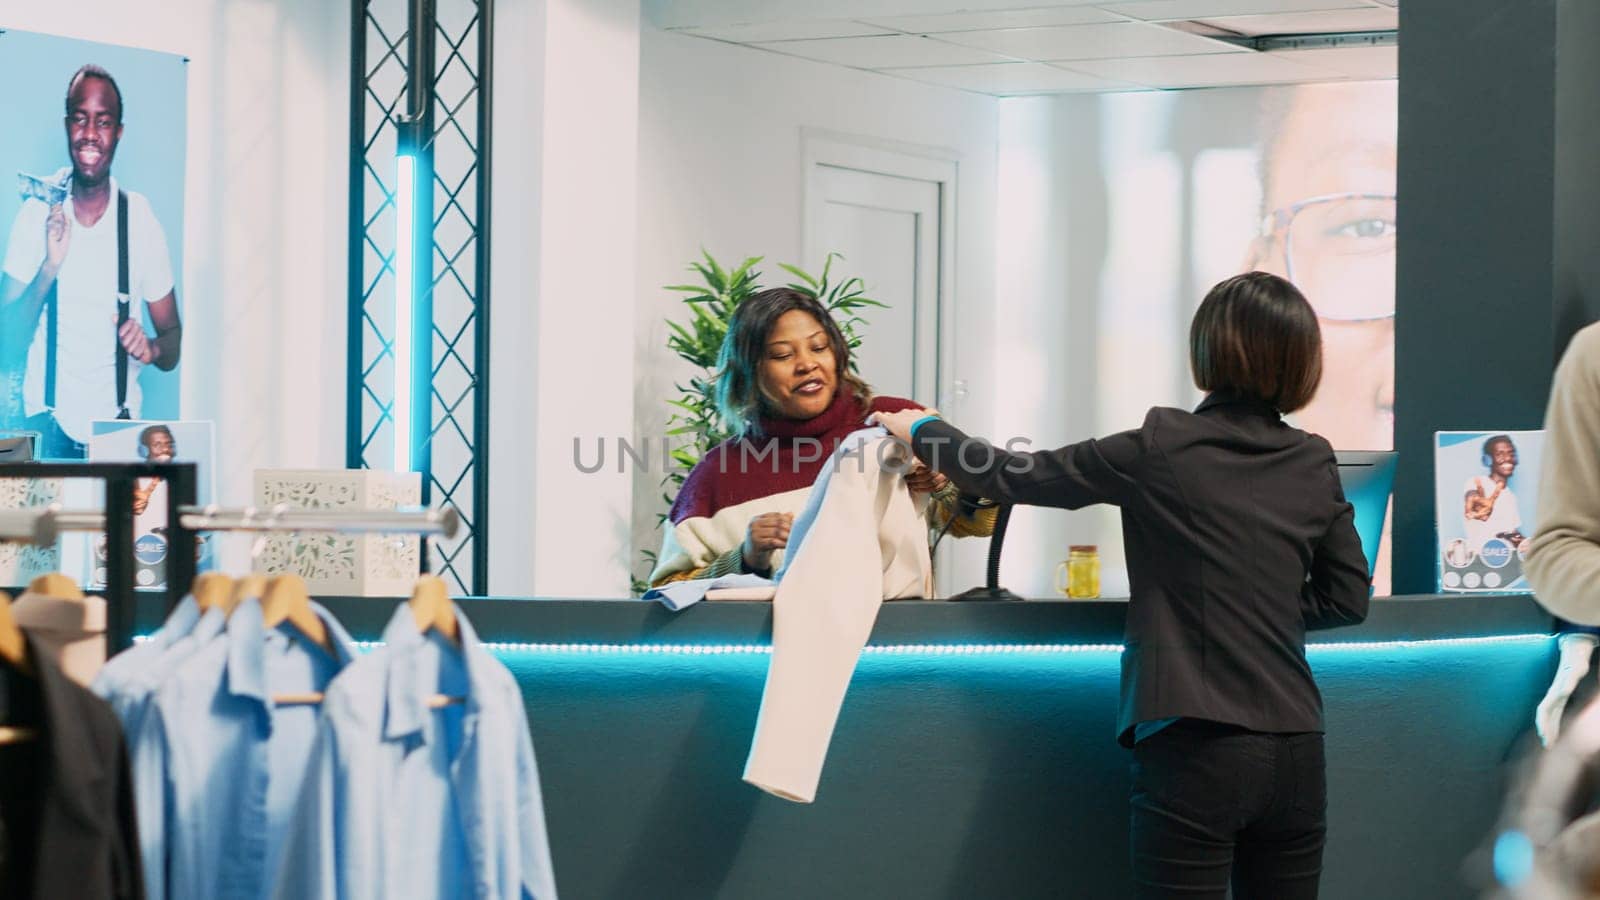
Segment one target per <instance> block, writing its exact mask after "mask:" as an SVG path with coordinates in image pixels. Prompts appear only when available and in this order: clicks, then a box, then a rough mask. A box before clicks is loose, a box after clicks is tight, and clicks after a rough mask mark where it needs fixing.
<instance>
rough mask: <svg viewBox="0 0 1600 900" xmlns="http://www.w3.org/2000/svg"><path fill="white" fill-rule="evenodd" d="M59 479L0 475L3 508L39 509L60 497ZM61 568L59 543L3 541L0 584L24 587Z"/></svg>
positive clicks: (1, 504) (0, 498)
mask: <svg viewBox="0 0 1600 900" xmlns="http://www.w3.org/2000/svg"><path fill="white" fill-rule="evenodd" d="M61 490H62V480H61V479H59V478H0V509H37V508H39V507H41V506H49V505H50V504H52V503H56V502H58V501H60V500H61ZM59 571H61V551H60V549H59V547H58V546H56V545H52V546H49V547H34V546H31V545H29V544H12V543H0V585H11V586H14V587H21V586H23V585H26V584H27V583H28V582H29V581H32V580H33V579H34V578H36V577H38V576H40V575H45V574H48V573H50V572H59Z"/></svg>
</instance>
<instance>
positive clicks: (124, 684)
mask: <svg viewBox="0 0 1600 900" xmlns="http://www.w3.org/2000/svg"><path fill="white" fill-rule="evenodd" d="M227 622H228V614H227V613H226V612H224V611H223V610H221V609H208V610H206V611H205V612H203V613H200V618H199V619H198V620H197V621H195V622H194V623H193V626H192V627H191V628H189V630H188V632H187V633H185V634H182V635H179V636H178V637H177V638H176V639H175V640H172V641H170V642H168V643H167V645H166V646H165V647H163V648H160V649H161V652H160V653H158V654H156V655H154V656H144V657H142V658H140V659H138V660H136V661H135V662H136V665H132V666H128V667H125V668H123V669H121V670H119V671H118V672H117V673H115V674H114V675H113V676H112V678H111V679H110V681H109V683H108V684H107V685H105V687H106V691H105V692H101V686H102V685H101V679H102V678H103V677H104V675H105V670H104V669H102V670H101V676H100V677H96V679H95V691H96V692H97V693H100V696H102V697H104V698H105V699H106V700H107V701H108V702H110V704H111V709H112V710H113V711H115V712H116V714H117V718H118V719H120V720H122V733H123V734H128V735H137V734H138V733H139V729H140V728H141V727H142V726H143V725H144V717H145V714H146V713H147V712H149V710H150V702H151V701H152V700H153V699H154V698H155V693H156V689H158V688H159V687H161V682H162V681H164V680H165V679H166V677H167V676H168V675H171V674H172V673H173V672H175V671H177V669H178V667H179V666H180V665H182V664H183V661H184V660H186V659H188V658H189V657H190V656H193V655H194V653H195V651H197V650H199V649H200V648H201V647H203V646H205V645H206V643H208V642H209V641H210V640H211V639H212V638H214V637H216V636H217V635H219V634H221V633H222V630H223V629H224V628H225V627H227ZM153 640H154V639H153V638H152V641H153ZM148 643H150V641H147V642H146V644H148ZM142 649H144V646H142V645H141V646H139V647H134V648H132V649H130V650H127V651H125V652H124V653H121V654H118V655H117V656H116V659H121V658H122V657H123V656H125V655H127V654H128V653H131V652H133V650H142ZM107 665H108V666H109V665H110V663H107ZM134 749H137V748H130V750H134ZM130 758H131V756H130Z"/></svg>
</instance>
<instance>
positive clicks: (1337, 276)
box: [997, 80, 1398, 596]
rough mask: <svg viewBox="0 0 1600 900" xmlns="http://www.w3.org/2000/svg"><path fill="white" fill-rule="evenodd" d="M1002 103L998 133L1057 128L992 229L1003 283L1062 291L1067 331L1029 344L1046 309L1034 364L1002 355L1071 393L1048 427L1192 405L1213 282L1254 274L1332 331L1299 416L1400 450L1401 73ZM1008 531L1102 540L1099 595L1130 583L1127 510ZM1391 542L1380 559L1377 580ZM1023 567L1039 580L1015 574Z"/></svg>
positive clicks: (1019, 536) (1028, 545)
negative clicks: (1202, 316) (1196, 319)
mask: <svg viewBox="0 0 1600 900" xmlns="http://www.w3.org/2000/svg"><path fill="white" fill-rule="evenodd" d="M1008 104H1009V105H1008V106H1005V107H1003V109H1002V126H1003V129H1002V130H1003V137H1005V136H1006V135H1008V134H1014V135H1016V136H1017V137H1018V139H1019V141H1020V140H1023V139H1026V138H1031V137H1032V136H1033V135H1035V134H1037V133H1039V132H1040V131H1041V130H1048V132H1049V133H1051V134H1053V135H1054V136H1055V137H1054V139H1053V141H1051V142H1050V144H1049V146H1050V150H1049V151H1048V152H1047V153H1044V154H1042V155H1033V154H1030V155H1028V156H1026V157H1022V156H1020V155H1019V156H1018V157H1017V158H1015V159H1012V160H1010V161H1009V162H1005V161H1003V165H1002V176H1003V177H1002V184H1001V196H1000V204H1001V216H1000V223H999V225H998V226H997V227H998V228H999V230H1000V232H1001V241H1000V244H1001V247H1002V259H1001V269H1002V271H1001V275H1000V282H1001V291H1002V293H1003V294H1007V295H1017V294H1025V295H1029V296H1030V297H1031V296H1039V297H1040V298H1041V299H1039V300H1033V299H1029V300H1026V301H1017V302H1018V303H1026V304H1028V305H1027V307H1025V308H1028V309H1043V308H1049V307H1045V306H1041V304H1042V303H1045V302H1046V300H1045V299H1044V298H1045V297H1046V296H1048V297H1049V298H1051V299H1052V300H1053V302H1054V303H1057V304H1060V307H1059V309H1060V311H1059V312H1054V311H1052V312H1050V313H1047V314H1046V315H1047V316H1054V318H1053V319H1049V321H1051V322H1059V323H1060V324H1059V325H1057V326H1051V327H1058V328H1060V329H1062V330H1061V331H1058V332H1056V333H1058V334H1060V335H1061V337H1060V339H1059V340H1058V341H1057V343H1056V345H1055V346H1054V347H1052V348H1050V351H1051V352H1049V353H1048V354H1047V355H1046V356H1045V357H1043V358H1040V357H1038V356H1036V355H1033V354H1034V353H1035V351H1034V350H1033V349H1032V345H1033V343H1035V342H1037V340H1038V338H1037V331H1038V329H1039V327H1040V326H1039V324H1038V323H1032V324H1030V325H1029V333H1018V334H1017V335H1016V337H1015V338H1014V340H1015V341H1016V347H1015V348H1014V349H1015V353H1014V354H1012V355H1013V356H1015V357H1016V358H1017V359H1018V360H1020V361H1019V362H1016V363H1005V364H1003V368H1004V366H1011V368H1009V369H1006V371H1005V372H1003V373H1002V376H1004V375H1006V374H1008V373H1009V375H1010V377H1011V378H1012V379H1013V380H1016V379H1022V380H1028V381H1031V382H1034V383H1043V384H1047V385H1051V386H1052V388H1060V389H1062V390H1064V391H1065V396H1067V400H1066V405H1067V412H1068V415H1067V416H1066V417H1065V418H1064V419H1061V421H1064V422H1065V423H1066V424H1064V425H1063V427H1062V430H1061V432H1060V433H1051V434H1048V435H1038V436H1037V437H1038V439H1039V440H1040V441H1042V442H1045V443H1050V442H1065V441H1070V440H1077V439H1081V438H1085V437H1089V436H1092V435H1096V434H1105V433H1109V432H1113V431H1117V430H1121V429H1125V428H1136V427H1138V426H1139V424H1140V422H1141V421H1142V420H1143V417H1144V413H1145V410H1147V409H1148V408H1149V407H1150V406H1152V405H1164V406H1176V407H1182V408H1190V409H1192V408H1193V407H1194V406H1195V404H1196V403H1198V402H1199V400H1200V394H1199V392H1198V391H1197V390H1196V389H1195V387H1194V382H1193V380H1192V378H1191V376H1190V373H1189V370H1188V352H1187V348H1188V325H1189V321H1190V319H1191V318H1192V317H1193V315H1194V311H1195V309H1196V307H1197V305H1198V304H1199V302H1200V300H1201V298H1202V297H1203V296H1204V294H1205V291H1206V289H1207V288H1208V287H1210V286H1211V285H1213V284H1215V283H1217V282H1218V281H1221V280H1222V279H1224V278H1227V277H1229V276H1231V275H1235V274H1238V273H1240V272H1243V271H1249V270H1252V269H1260V270H1265V271H1268V272H1272V273H1274V274H1277V275H1281V276H1283V277H1285V278H1288V279H1289V280H1291V281H1293V282H1294V283H1295V284H1296V285H1297V286H1298V287H1299V288H1300V289H1301V290H1302V291H1303V292H1304V293H1305V295H1306V297H1307V299H1308V300H1309V301H1310V302H1311V304H1312V306H1313V307H1314V308H1315V310H1316V312H1317V315H1318V317H1319V320H1320V324H1321V328H1322V337H1323V379H1322V384H1321V388H1320V389H1319V391H1318V393H1317V395H1316V397H1315V399H1314V400H1313V401H1312V402H1311V404H1310V405H1308V406H1307V407H1306V408H1305V409H1304V410H1302V411H1300V412H1299V413H1297V414H1296V415H1295V416H1293V417H1291V420H1290V421H1291V422H1292V424H1294V425H1296V426H1298V427H1300V428H1304V429H1306V430H1308V431H1312V432H1315V433H1318V434H1321V435H1322V436H1324V437H1326V438H1327V439H1328V441H1329V442H1330V443H1332V444H1333V446H1334V448H1335V449H1339V450H1388V449H1391V448H1392V446H1393V443H1394V297H1395V291H1394V277H1395V246H1396V240H1397V232H1396V213H1395V161H1396V132H1397V115H1398V91H1397V82H1395V81H1393V80H1386V81H1328V82H1323V83H1314V84H1303V85H1289V86H1270V87H1255V86H1249V87H1221V88H1203V89H1196V90H1173V91H1128V92H1125V93H1108V94H1099V95H1081V96H1076V97H1072V96H1066V97H1055V98H1040V99H1034V98H1028V99H1019V100H1015V101H1008ZM1002 144H1003V145H1004V144H1005V141H1004V140H1003V141H1002ZM1036 235H1048V238H1047V239H1046V238H1044V237H1036ZM1013 247H1014V248H1015V249H1011V248H1013ZM1039 260H1043V262H1041V261H1039ZM1062 390H1053V391H1052V392H1050V396H1048V397H1040V398H1033V397H1021V398H1016V399H1007V400H1006V401H1005V402H1006V404H1008V405H1009V406H1011V407H1014V408H1015V409H1014V410H1011V409H1003V410H1002V413H1011V414H1013V415H1015V416H1016V418H1017V420H1019V421H1027V420H1029V419H1034V420H1038V419H1047V418H1049V417H1051V416H1055V417H1058V418H1060V417H1061V415H1062V413H1061V404H1062V400H1061V397H1062V396H1063V393H1062ZM1013 526H1014V528H1015V533H1013V534H1012V535H1011V537H1010V540H1008V542H1007V549H1008V550H1010V549H1011V548H1012V547H1018V548H1019V549H1017V550H1016V551H1015V552H1016V554H1017V556H1018V557H1019V558H1021V557H1024V556H1026V555H1027V554H1028V552H1029V551H1030V550H1033V549H1035V548H1036V552H1037V553H1038V554H1039V555H1044V556H1046V558H1053V557H1052V556H1050V555H1049V554H1051V553H1052V552H1054V551H1055V550H1056V549H1057V548H1059V547H1063V546H1066V545H1068V544H1072V543H1097V544H1099V545H1100V546H1101V548H1102V552H1101V556H1102V561H1103V564H1104V570H1103V585H1104V587H1103V589H1104V591H1105V592H1106V593H1107V595H1108V596H1112V595H1115V594H1116V592H1118V591H1119V590H1126V588H1125V586H1122V584H1121V582H1120V579H1121V578H1122V577H1125V576H1123V575H1121V574H1120V572H1121V551H1120V544H1121V535H1120V531H1119V526H1118V524H1117V519H1116V516H1115V515H1114V514H1100V513H1094V512H1082V513H1072V514H1069V515H1068V516H1066V517H1062V516H1061V515H1060V514H1056V518H1055V519H1054V520H1052V521H1050V522H1045V521H1043V520H1042V519H1040V518H1038V517H1030V516H1029V515H1028V514H1023V515H1019V516H1018V517H1017V518H1016V519H1015V520H1014V521H1013ZM1035 533H1036V535H1037V536H1035ZM1387 545H1388V541H1387V540H1386V539H1385V540H1384V542H1383V544H1382V546H1381V547H1380V551H1379V555H1378V566H1377V568H1378V571H1377V572H1375V573H1374V575H1375V578H1374V580H1375V582H1376V586H1377V588H1378V590H1379V592H1380V593H1387V591H1388V585H1389V577H1388V546H1387ZM1007 577H1008V578H1009V577H1010V576H1009V575H1008V576H1007ZM1042 578H1043V576H1042V575H1040V576H1038V577H1037V578H1036V579H1035V580H1036V581H1037V580H1040V579H1042ZM1014 580H1015V581H1016V582H1017V583H1018V584H1023V585H1025V586H1026V585H1028V584H1031V583H1032V582H1030V581H1029V580H1028V575H1027V574H1024V573H1020V572H1019V574H1018V577H1017V578H1015V579H1014ZM1041 587H1042V588H1044V589H1048V585H1047V584H1043V585H1041Z"/></svg>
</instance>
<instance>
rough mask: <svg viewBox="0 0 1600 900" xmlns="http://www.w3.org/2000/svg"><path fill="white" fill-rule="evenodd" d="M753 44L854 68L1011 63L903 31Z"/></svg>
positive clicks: (973, 49)
mask: <svg viewBox="0 0 1600 900" xmlns="http://www.w3.org/2000/svg"><path fill="white" fill-rule="evenodd" d="M756 46H758V47H762V48H765V49H767V50H776V51H777V52H779V53H787V54H790V55H792V56H802V57H805V58H806V59H815V60H818V61H821V62H829V63H836V64H838V65H841V66H853V67H855V68H858V69H893V68H902V67H907V66H967V65H977V64H979V63H994V62H1011V61H1012V60H1009V59H1007V58H1006V57H1004V56H1001V55H999V54H996V53H989V52H986V51H984V50H980V49H976V48H973V47H959V46H956V45H955V44H947V43H944V42H943V41H939V40H935V39H934V38H927V37H916V36H913V35H907V34H897V35H890V36H886V37H854V38H836V39H829V40H817V41H783V42H780V43H763V44H757V45H756Z"/></svg>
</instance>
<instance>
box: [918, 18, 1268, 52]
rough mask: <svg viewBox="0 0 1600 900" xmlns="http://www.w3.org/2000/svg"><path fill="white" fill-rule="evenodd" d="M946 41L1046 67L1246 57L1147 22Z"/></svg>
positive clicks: (971, 34) (975, 34)
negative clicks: (1186, 57)
mask: <svg viewBox="0 0 1600 900" xmlns="http://www.w3.org/2000/svg"><path fill="white" fill-rule="evenodd" d="M942 37H943V38H944V39H945V40H948V41H950V42H952V43H958V44H966V45H968V46H971V47H980V48H983V49H986V50H992V51H994V52H996V53H1004V54H1006V55H1007V56H1014V57H1017V58H1019V59H1028V60H1044V61H1049V60H1072V59H1112V58H1117V57H1140V56H1164V55H1178V54H1186V53H1221V52H1228V51H1230V50H1232V51H1237V52H1241V53H1242V52H1247V51H1244V50H1242V49H1240V48H1235V47H1230V46H1229V45H1227V44H1224V43H1222V42H1220V41H1213V40H1210V39H1208V38H1203V37H1197V36H1195V35H1192V34H1185V33H1183V32H1181V31H1174V30H1172V29H1170V28H1165V27H1163V26H1160V25H1147V24H1145V23H1143V22H1121V23H1117V24H1111V25H1067V26H1060V27H1051V28H1008V29H1004V30H1001V31H963V32H960V33H957V34H947V35H943V36H942Z"/></svg>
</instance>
